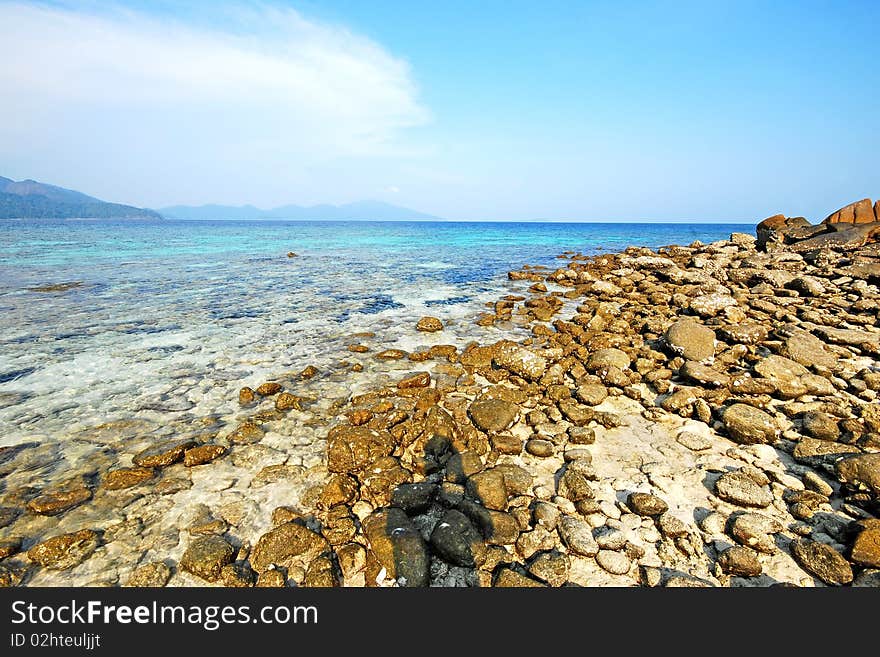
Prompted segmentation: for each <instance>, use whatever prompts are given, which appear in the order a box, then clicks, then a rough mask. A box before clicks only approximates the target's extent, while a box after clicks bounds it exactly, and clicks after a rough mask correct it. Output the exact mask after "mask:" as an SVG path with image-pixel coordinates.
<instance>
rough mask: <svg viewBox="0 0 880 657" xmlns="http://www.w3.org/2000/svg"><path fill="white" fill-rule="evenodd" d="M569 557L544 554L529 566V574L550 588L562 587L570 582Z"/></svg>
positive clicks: (538, 556) (555, 553)
mask: <svg viewBox="0 0 880 657" xmlns="http://www.w3.org/2000/svg"><path fill="white" fill-rule="evenodd" d="M569 568H570V565H569V559H568V555H565V554H561V553H559V552H543V553H541V554H539V555H537V556H536V557H535V558H534V560H533V561H532V563H531V565H529V573H531V574H532V575H533V576H534V577H535V578H537V579H539V580H541V581H543V582H546V583H547V584H548V585H549V586H553V587H558V586H562V585H563V584H565V583H566V582H567V581H568V573H569Z"/></svg>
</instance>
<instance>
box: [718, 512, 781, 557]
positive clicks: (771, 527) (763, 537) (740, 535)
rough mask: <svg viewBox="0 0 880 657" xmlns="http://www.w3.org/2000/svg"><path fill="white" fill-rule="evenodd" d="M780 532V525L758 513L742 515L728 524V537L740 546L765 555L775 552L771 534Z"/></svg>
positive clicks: (774, 543) (774, 542)
mask: <svg viewBox="0 0 880 657" xmlns="http://www.w3.org/2000/svg"><path fill="white" fill-rule="evenodd" d="M781 531H782V525H781V524H780V523H779V522H778V521H776V520H774V519H773V518H771V517H769V516H765V515H762V514H760V513H742V514H739V515H737V516H735V517H734V518H733V519H732V521H731V523H730V535H731V536H733V538H734V539H735V540H736V541H737V542H739V543H740V544H742V545H744V546H746V547H748V548H752V549H753V550H758V551H759V552H763V553H765V554H774V553H776V551H777V547H776V541H774V540H773V534H777V533H779V532H781Z"/></svg>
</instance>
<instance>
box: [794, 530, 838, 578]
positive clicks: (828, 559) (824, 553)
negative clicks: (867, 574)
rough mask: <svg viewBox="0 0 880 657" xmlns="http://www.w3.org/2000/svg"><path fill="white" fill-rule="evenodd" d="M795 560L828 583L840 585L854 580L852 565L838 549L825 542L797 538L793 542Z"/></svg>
mask: <svg viewBox="0 0 880 657" xmlns="http://www.w3.org/2000/svg"><path fill="white" fill-rule="evenodd" d="M791 554H792V556H793V557H794V559H795V561H797V562H798V564H799V565H800V566H801V568H803V569H804V570H806V571H807V572H808V573H810V574H811V575H815V576H816V577H818V578H819V579H821V580H822V581H823V582H825V583H826V584H829V585H831V586H840V585H842V584H849V583H850V582H852V581H853V572H852V567H851V566H850V565H849V563H848V562H847V560H846V559H844V558H843V557H842V556H841V555H840V553H839V552H837V550H835V549H834V548H832V547H831V546H830V545H826V544H825V543H818V542H815V541H807V540H795V541H792V543H791Z"/></svg>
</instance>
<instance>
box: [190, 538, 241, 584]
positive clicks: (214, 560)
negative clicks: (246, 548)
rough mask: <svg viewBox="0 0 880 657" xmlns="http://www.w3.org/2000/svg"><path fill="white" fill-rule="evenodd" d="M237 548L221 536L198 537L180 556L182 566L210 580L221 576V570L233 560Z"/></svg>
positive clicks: (213, 580) (212, 580)
mask: <svg viewBox="0 0 880 657" xmlns="http://www.w3.org/2000/svg"><path fill="white" fill-rule="evenodd" d="M234 555H235V549H234V548H233V547H232V546H231V545H230V544H229V543H227V542H226V541H225V540H224V539H222V538H221V537H219V536H205V537H203V538H197V539H196V540H194V541H193V542H192V543H190V544H189V547H187V549H186V552H184V553H183V556H182V557H181V558H180V568H181V569H182V570H185V571H187V572H189V573H192V574H193V575H196V576H197V577H201V578H202V579H203V580H205V581H208V582H215V581H217V579H219V578H220V571H221V570H222V569H223V566H225V565H226V564H228V563H231V562H232V558H233V556H234Z"/></svg>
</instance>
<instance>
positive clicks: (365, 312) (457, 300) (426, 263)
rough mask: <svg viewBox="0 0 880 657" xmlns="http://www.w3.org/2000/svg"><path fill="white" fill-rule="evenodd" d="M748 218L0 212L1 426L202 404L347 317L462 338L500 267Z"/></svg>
mask: <svg viewBox="0 0 880 657" xmlns="http://www.w3.org/2000/svg"><path fill="white" fill-rule="evenodd" d="M752 230H753V227H752V226H751V225H738V224H736V225H719V224H714V225H713V224H704V225H700V224H561V223H452V222H412V223H409V222H407V223H378V222H377V223H373V222H284V221H272V222H242V221H209V222H204V221H203V222H197V221H166V222H162V223H147V222H131V221H128V222H98V221H61V222H22V221H6V222H0V436H3V437H4V438H3V440H4V442H7V443H8V442H10V441H14V440H18V439H21V438H23V437H32V436H34V435H39V436H42V437H44V438H52V437H55V436H58V435H60V434H62V433H66V432H67V431H70V430H71V429H72V428H77V427H79V428H81V427H82V426H88V425H90V424H97V423H99V422H102V421H106V420H110V419H118V418H120V417H130V416H132V415H137V414H138V413H142V412H143V411H144V410H145V409H147V410H150V411H151V412H159V413H161V412H166V411H167V412H169V413H171V412H186V411H187V410H192V412H194V413H195V412H199V413H206V412H213V411H214V410H215V409H214V408H213V407H212V404H214V405H218V404H219V405H223V404H225V403H226V402H225V401H224V400H228V399H229V398H230V396H231V392H232V391H233V390H234V389H235V388H236V387H237V386H239V385H242V384H243V382H244V381H254V382H258V381H259V379H260V377H265V376H270V375H271V374H272V373H273V372H275V371H278V370H280V369H285V368H290V369H295V368H301V367H303V366H305V365H306V364H308V363H313V362H317V363H319V364H320V363H322V362H323V363H328V362H330V361H331V359H333V358H338V356H339V352H340V350H344V348H345V345H346V338H347V336H350V335H351V334H352V333H354V332H357V331H373V332H375V333H377V335H378V336H379V339H382V340H383V341H384V342H385V343H386V344H389V345H390V344H394V343H395V341H396V343H397V344H398V345H403V346H406V344H408V343H407V341H408V340H409V341H410V342H411V341H412V339H413V337H412V336H411V335H410V334H411V333H412V331H411V327H412V323H413V322H414V321H415V320H416V319H417V318H418V317H419V316H421V315H423V314H434V315H439V316H442V317H444V319H450V320H451V321H452V322H453V324H455V322H456V321H458V322H459V328H458V329H456V330H455V331H451V334H450V335H447V336H446V337H447V338H448V339H450V338H461V337H463V336H466V327H467V326H471V325H472V323H471V322H469V321H465V320H468V318H473V317H474V316H475V315H476V314H477V313H479V312H481V311H482V310H483V307H482V303H483V302H485V301H489V300H492V299H493V298H494V297H495V296H497V294H498V293H500V292H503V291H504V290H509V284H508V283H507V281H506V276H505V274H506V272H507V271H508V270H510V269H514V268H519V267H520V266H521V265H523V264H526V263H528V264H533V265H534V264H543V265H547V266H551V267H552V266H555V265H556V264H557V262H558V261H557V259H556V256H558V255H559V254H560V253H561V252H563V251H566V250H572V251H581V252H585V253H591V252H596V251H599V250H619V249H622V248H624V247H626V246H629V245H646V246H652V247H656V246H661V245H665V244H672V243H678V244H687V243H690V242H692V241H694V240H701V241H703V242H709V241H714V240H718V239H725V238H727V237H728V236H729V234H730V233H731V232H734V231H743V232H751V231H752ZM288 251H295V252H296V253H297V254H299V257H297V258H287V257H286V253H287V252H288ZM71 282H75V283H77V284H78V285H77V287H74V288H72V289H69V290H66V291H55V292H41V291H33V290H31V289H29V288H34V287H38V286H42V285H47V284H58V283H71ZM404 327H406V329H407V330H404ZM407 331H409V333H407ZM181 382H183V383H181ZM172 400H173V401H172ZM163 409H164V410H163Z"/></svg>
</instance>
